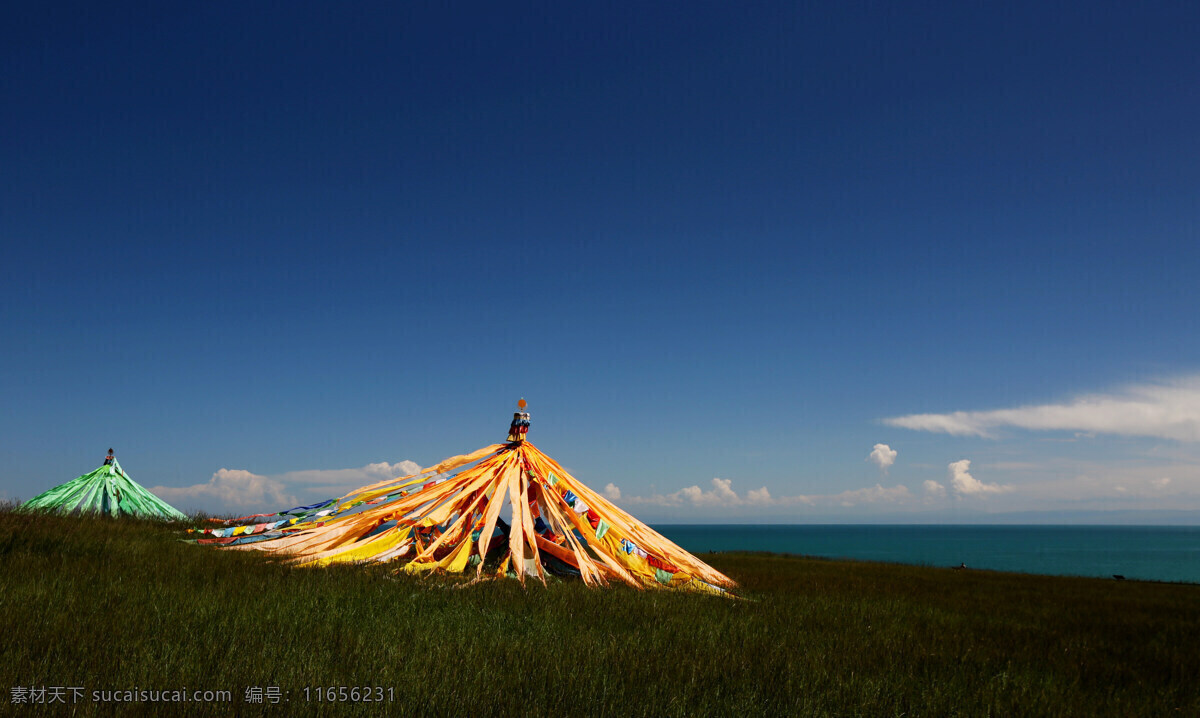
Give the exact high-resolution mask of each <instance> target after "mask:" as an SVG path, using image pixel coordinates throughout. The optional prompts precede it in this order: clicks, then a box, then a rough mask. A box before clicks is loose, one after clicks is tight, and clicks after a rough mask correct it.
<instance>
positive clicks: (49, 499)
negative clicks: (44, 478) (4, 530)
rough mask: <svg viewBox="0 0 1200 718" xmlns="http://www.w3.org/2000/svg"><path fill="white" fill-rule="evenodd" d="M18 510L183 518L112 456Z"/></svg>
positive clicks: (24, 504) (22, 505)
mask: <svg viewBox="0 0 1200 718" xmlns="http://www.w3.org/2000/svg"><path fill="white" fill-rule="evenodd" d="M21 508H22V509H29V510H35V511H54V512H58V513H64V514H79V513H96V514H107V515H109V516H113V517H119V516H136V517H138V518H153V519H186V518H187V517H186V516H184V515H183V514H182V513H180V512H179V511H178V510H177V509H176V508H175V507H173V506H171V505H170V504H168V503H167V502H165V501H163V500H162V499H160V498H158V497H157V496H155V495H154V494H152V493H150V492H149V491H147V490H146V488H145V487H143V486H142V485H141V484H139V483H137V482H136V481H134V480H133V479H131V478H129V475H128V474H126V473H125V470H124V469H122V468H121V464H120V463H119V462H118V461H117V460H116V459H115V458H114V459H113V462H112V463H111V464H105V465H103V466H101V467H100V468H98V469H96V470H95V471H92V472H90V473H87V474H84V475H83V476H80V477H79V478H77V479H72V480H71V481H68V482H67V483H65V484H61V485H59V486H55V487H54V488H53V489H50V490H49V491H47V492H46V493H44V494H41V495H40V496H35V497H33V498H32V499H30V500H28V501H26V502H25V503H23V504H21Z"/></svg>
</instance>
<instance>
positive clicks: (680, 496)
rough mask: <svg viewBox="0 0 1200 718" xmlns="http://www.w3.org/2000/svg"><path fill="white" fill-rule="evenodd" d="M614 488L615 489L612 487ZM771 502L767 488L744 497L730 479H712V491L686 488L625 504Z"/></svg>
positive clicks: (626, 500) (725, 504) (692, 487)
mask: <svg viewBox="0 0 1200 718" xmlns="http://www.w3.org/2000/svg"><path fill="white" fill-rule="evenodd" d="M614 488H615V487H614ZM606 490H607V487H606ZM769 501H771V493H770V492H769V491H767V487H765V486H764V487H762V488H760V489H752V490H750V491H749V492H747V493H746V496H745V497H741V496H738V494H737V492H736V491H734V490H733V481H732V480H731V479H719V478H714V479H713V480H712V489H710V490H709V491H705V490H704V489H701V488H700V487H699V486H688V487H686V488H683V489H680V490H679V491H675V492H673V493H670V494H655V495H653V496H628V497H626V498H625V500H624V503H626V504H652V505H656V506H681V505H683V504H691V505H693V506H742V505H746V504H761V503H766V502H769Z"/></svg>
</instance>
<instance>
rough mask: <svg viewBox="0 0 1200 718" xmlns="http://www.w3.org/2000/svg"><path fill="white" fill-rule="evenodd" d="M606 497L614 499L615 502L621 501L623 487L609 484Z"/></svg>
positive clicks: (605, 493)
mask: <svg viewBox="0 0 1200 718" xmlns="http://www.w3.org/2000/svg"><path fill="white" fill-rule="evenodd" d="M604 496H605V498H608V499H612V500H613V501H617V500H619V499H620V498H621V487H619V486H617V485H616V484H613V483H609V484H608V485H607V486H605V487H604Z"/></svg>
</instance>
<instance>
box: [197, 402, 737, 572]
mask: <svg viewBox="0 0 1200 718" xmlns="http://www.w3.org/2000/svg"><path fill="white" fill-rule="evenodd" d="M521 417H523V418H521ZM528 427H529V420H528V414H520V413H518V418H514V420H513V426H512V427H510V433H509V443H507V444H494V445H492V446H488V447H485V448H482V449H479V450H478V451H475V452H472V453H470V454H465V455H462V456H455V457H452V458H449V459H446V460H445V461H442V462H441V463H439V464H437V465H435V466H431V467H429V468H427V469H424V470H422V471H420V472H419V473H416V474H411V475H409V476H402V477H399V478H396V479H390V480H387V481H381V482H379V483H376V484H371V485H370V486H363V487H361V488H359V489H356V490H354V491H351V492H350V493H348V494H346V495H345V496H342V497H340V498H338V499H330V500H328V501H325V502H322V503H318V504H313V505H310V506H299V507H296V508H293V509H288V510H286V511H280V512H277V513H275V514H255V515H253V516H247V517H243V518H242V519H235V520H234V521H233V522H230V523H231V524H236V525H229V526H226V527H223V528H209V529H205V530H204V531H203V532H202V533H204V534H206V535H208V536H209V538H202V539H200V540H199V543H201V544H214V545H219V546H224V547H227V548H235V549H244V550H256V551H266V552H270V553H273V554H275V555H278V556H280V557H283V558H286V559H287V560H289V561H292V562H295V563H298V564H301V565H305V566H328V565H330V564H337V563H355V564H365V563H397V564H399V565H400V566H401V570H403V571H405V572H407V573H415V574H422V573H429V572H444V573H455V574H463V573H466V574H468V575H469V574H471V573H473V574H474V576H475V578H476V579H482V578H485V577H493V576H512V577H515V578H517V579H519V580H521V581H522V582H524V581H525V579H526V578H527V577H533V578H535V579H538V580H541V581H542V582H545V580H546V576H547V574H553V575H560V576H579V577H580V578H582V580H583V581H584V583H586V584H587V585H588V586H599V585H606V584H609V583H612V582H622V583H626V584H628V585H630V586H634V587H636V588H639V589H640V588H651V587H653V588H676V589H684V590H690V591H700V592H706V593H714V594H725V593H726V589H727V588H731V587H733V586H735V585H736V584H735V583H734V582H733V581H732V580H731V579H729V578H728V577H726V576H724V575H723V574H721V573H720V572H718V571H717V570H715V569H713V568H712V567H710V566H708V565H707V564H705V563H704V562H702V561H700V560H699V559H697V558H696V557H695V556H693V555H692V554H690V553H688V552H687V551H685V550H683V549H682V548H680V547H679V546H676V545H675V544H674V543H672V542H671V541H669V540H668V539H666V538H665V537H663V536H662V535H661V534H659V533H657V532H656V531H654V530H653V529H651V528H650V527H649V526H647V525H646V524H644V523H642V522H641V521H638V520H637V519H636V518H634V517H633V516H631V515H629V514H628V513H626V512H625V511H622V510H621V509H620V508H618V507H617V506H616V505H615V504H613V503H612V502H611V501H609V500H608V499H607V498H605V497H604V496H602V495H600V494H598V493H596V492H595V491H593V490H592V489H590V488H588V486H586V485H585V484H583V483H582V482H581V481H579V480H578V479H576V478H575V477H574V476H572V475H571V474H570V473H569V472H567V471H566V470H565V469H563V467H562V466H561V465H559V464H558V462H556V461H555V460H554V459H552V458H550V457H549V456H547V455H546V454H544V453H542V452H541V451H540V450H538V448H537V447H536V446H534V445H533V444H531V443H529V442H527V441H525V440H524V436H525V432H526V431H527V430H528ZM505 505H507V507H508V511H507V513H508V515H509V516H510V520H509V521H505V520H504V519H503V517H501V515H500V514H501V509H502V508H503V507H504V506H505ZM251 519H259V520H258V521H254V522H252V521H251Z"/></svg>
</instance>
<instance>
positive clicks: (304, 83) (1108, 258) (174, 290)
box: [0, 2, 1200, 522]
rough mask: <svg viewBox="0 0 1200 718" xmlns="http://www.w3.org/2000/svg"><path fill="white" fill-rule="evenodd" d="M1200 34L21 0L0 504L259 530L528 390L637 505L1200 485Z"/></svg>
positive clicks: (1075, 494)
mask: <svg viewBox="0 0 1200 718" xmlns="http://www.w3.org/2000/svg"><path fill="white" fill-rule="evenodd" d="M1198 21H1200V10H1198V9H1197V8H1196V6H1195V5H1194V4H1192V3H1150V4H1137V5H1129V4H1123V3H1096V2H1089V3H1074V4H1072V3H1065V4H1054V5H1053V6H1047V5H1046V4H1045V3H1005V4H991V5H982V4H977V3H957V2H955V3H952V2H946V3H923V4H921V6H920V7H899V6H896V5H894V4H892V3H882V2H880V3H870V2H862V3H837V4H831V5H819V4H818V5H814V6H812V7H798V6H796V5H795V4H793V3H763V4H755V5H754V6H745V5H744V4H734V3H656V4H653V5H652V6H649V7H646V6H626V7H619V6H612V5H594V6H587V7H583V6H577V4H573V3H568V4H564V3H521V4H506V5H503V6H501V5H496V4H470V3H464V4H460V5H456V6H452V7H451V6H444V5H442V4H424V3H406V4H397V3H383V2H378V3H356V4H354V6H353V7H341V6H337V7H335V6H327V5H317V4H286V5H283V4H275V3H271V4H261V3H249V4H247V3H206V4H203V5H200V6H174V5H170V4H168V5H167V6H164V5H162V4H158V3H128V4H111V5H110V4H105V6H104V7H98V6H93V5H78V6H73V5H71V4H57V5H54V6H53V7H40V6H39V7H35V6H26V7H21V8H16V9H13V8H10V9H7V10H5V11H4V22H3V23H0V35H2V37H0V40H2V42H0V58H3V67H4V69H5V71H4V72H3V73H0V98H2V100H3V106H4V107H5V108H6V111H5V112H3V113H2V114H0V137H3V140H2V141H0V166H2V167H3V168H4V169H3V172H0V240H2V241H3V246H4V248H5V251H4V255H5V261H4V262H3V264H2V265H0V280H2V281H0V301H2V303H3V308H4V309H3V314H2V316H0V332H2V336H3V337H4V342H3V347H4V348H3V350H2V352H0V393H2V399H0V402H2V404H3V409H4V410H3V412H2V413H0V436H3V437H4V441H3V442H2V446H0V457H2V458H3V460H4V461H5V462H6V465H7V466H8V471H7V472H5V476H4V477H3V478H0V492H2V494H0V495H2V496H7V497H8V498H18V497H20V498H28V497H30V496H33V495H34V494H37V493H40V492H41V491H43V490H45V489H46V488H49V487H50V486H52V485H54V484H57V483H60V482H61V481H64V480H66V479H69V478H71V477H74V476H76V475H79V474H81V473H84V472H85V471H87V470H90V469H91V468H93V467H94V466H95V465H97V464H98V463H99V460H100V457H101V456H102V454H103V453H104V451H105V450H106V449H107V448H108V447H109V446H113V447H115V448H116V449H117V452H118V456H119V457H120V458H121V460H122V462H123V464H124V465H125V466H126V468H127V469H128V470H129V472H130V473H131V475H132V476H133V477H134V478H135V479H137V480H139V481H140V482H141V483H143V484H145V485H147V486H150V487H157V488H160V489H162V490H161V491H160V493H161V494H162V495H164V497H167V498H169V500H171V501H172V502H173V503H175V504H176V505H178V506H180V507H181V508H184V509H185V510H186V509H199V508H204V509H209V510H232V511H239V510H241V509H246V510H250V509H268V508H279V506H277V505H276V503H275V502H277V501H278V502H282V501H285V500H288V501H290V500H292V499H296V500H298V501H299V500H303V499H307V498H320V497H321V496H319V495H318V494H320V493H321V492H323V491H329V492H334V491H336V490H338V489H340V488H342V487H349V486H352V485H356V484H358V483H367V482H368V481H374V480H378V478H379V477H380V476H382V475H383V474H387V473H389V472H392V471H394V470H397V469H396V467H395V465H396V464H402V462H415V463H416V464H419V465H429V464H432V463H434V462H436V461H438V460H440V459H442V458H444V457H446V456H449V455H452V454H457V453H462V452H465V451H469V450H472V449H474V448H477V447H479V446H483V445H486V444H489V443H492V442H495V441H499V440H502V439H503V436H504V432H505V429H506V427H507V422H508V419H509V417H510V416H511V414H510V412H511V411H512V410H513V408H514V406H513V405H514V403H515V401H516V399H517V398H518V397H521V396H524V397H525V398H527V399H528V400H529V402H530V410H531V411H532V413H533V427H532V429H531V433H530V439H531V440H532V441H534V442H535V443H536V444H537V445H538V446H539V447H540V448H542V449H543V450H545V451H547V452H548V453H550V454H551V455H553V456H555V457H556V458H557V459H558V460H559V461H561V462H562V463H564V464H565V465H566V466H568V467H569V468H571V469H573V470H574V472H575V473H576V475H578V476H579V478H581V479H583V480H584V481H585V482H588V483H590V484H593V485H595V486H598V487H603V486H608V485H610V484H611V489H610V491H611V493H612V494H613V495H620V496H621V500H620V501H619V502H618V503H622V504H625V505H628V507H629V508H630V510H632V511H634V512H635V513H637V514H638V515H640V516H644V517H646V518H647V519H648V520H652V521H689V520H696V521H738V522H752V521H802V522H814V521H816V522H820V521H840V520H885V519H886V520H961V521H973V520H977V519H979V517H981V516H987V515H996V514H1003V513H1005V512H1029V511H1056V512H1069V511H1112V512H1119V511H1125V510H1139V511H1150V512H1153V511H1162V510H1166V509H1187V510H1196V509H1200V389H1198V387H1200V333H1197V332H1196V330H1195V328H1196V318H1195V316H1196V307H1197V306H1198V302H1197V300H1198V299H1200V291H1198V290H1197V285H1198V282H1197V278H1198V277H1200V163H1198V162H1197V161H1196V160H1197V157H1200V134H1198V133H1197V132H1196V130H1195V128H1196V127H1198V126H1200V90H1198V89H1197V88H1200V54H1198V53H1196V52H1195V42H1194V28H1195V27H1196V26H1197V22H1198ZM956 412H959V413H956ZM989 412H992V413H989ZM994 412H1001V413H994ZM877 444H883V445H885V446H886V447H887V448H886V449H884V450H879V451H875V446H876V445H877ZM873 451H875V454H874V455H875V456H876V457H877V459H876V460H874V461H872V460H869V459H868V457H869V456H871V455H872V452H873ZM892 451H894V452H895V455H894V456H892V454H891V453H890V452H892ZM889 457H891V458H889ZM964 460H965V461H968V462H969V463H968V464H965V465H964V464H962V463H961V462H962V461H964ZM403 466H409V464H403ZM1164 479H1166V481H1164ZM939 487H940V488H939ZM751 492H753V493H751ZM1114 515H1115V514H1114ZM1167 515H1168V514H1166V513H1163V514H1161V516H1167ZM1147 516H1150V518H1148V519H1147V520H1154V518H1153V515H1151V514H1147ZM1171 516H1172V518H1171V520H1177V518H1178V517H1177V516H1176V515H1174V514H1172V515H1171Z"/></svg>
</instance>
